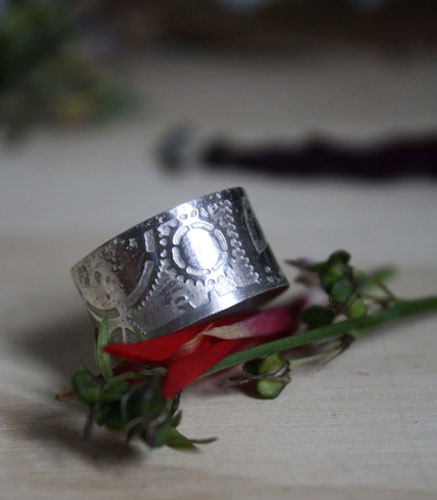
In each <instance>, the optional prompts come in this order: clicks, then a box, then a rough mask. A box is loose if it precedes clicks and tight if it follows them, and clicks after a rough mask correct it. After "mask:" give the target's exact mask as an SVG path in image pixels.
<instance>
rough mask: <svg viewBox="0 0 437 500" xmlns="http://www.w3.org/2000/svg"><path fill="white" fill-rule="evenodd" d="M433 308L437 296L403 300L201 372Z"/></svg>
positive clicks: (239, 354)
mask: <svg viewBox="0 0 437 500" xmlns="http://www.w3.org/2000/svg"><path fill="white" fill-rule="evenodd" d="M432 311H437V296H435V297H426V298H421V299H413V300H402V301H400V302H397V303H396V304H394V305H392V306H390V307H387V308H385V309H380V310H379V311H377V312H376V313H373V314H370V315H368V316H365V317H364V318H361V319H359V320H347V321H341V322H339V323H334V324H333V325H327V326H322V327H320V328H315V329H313V330H309V331H307V332H304V333H301V334H298V335H294V336H290V337H284V338H282V339H279V340H274V341H273V342H267V343H265V344H262V345H259V346H256V347H251V348H250V349H246V350H245V351H240V352H236V353H234V354H231V355H230V356H227V357H226V358H224V359H222V360H221V361H219V362H218V363H217V364H216V365H214V366H213V367H212V368H211V369H209V370H208V371H207V372H206V373H204V375H210V374H211V373H215V372H218V371H220V370H224V369H225V368H230V367H231V366H235V365H239V364H240V363H245V362H246V361H251V360H252V359H257V358H261V357H263V356H268V355H269V354H273V353H275V352H279V351H286V350H288V349H292V348H294V347H299V346H302V345H306V344H311V343H313V342H317V341H319V340H325V339H329V338H336V337H341V336H342V335H344V334H346V333H349V334H352V335H354V336H355V337H358V336H360V335H361V334H363V333H364V332H366V331H368V330H371V329H372V328H375V327H377V326H379V325H382V324H384V323H388V322H389V321H393V320H396V319H401V318H406V317H408V316H413V315H417V314H424V313H427V312H432ZM204 375H203V376H204Z"/></svg>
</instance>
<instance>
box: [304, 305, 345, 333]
mask: <svg viewBox="0 0 437 500" xmlns="http://www.w3.org/2000/svg"><path fill="white" fill-rule="evenodd" d="M336 315H337V313H336V312H335V311H334V310H333V309H332V308H330V307H323V306H319V305H314V306H310V307H308V309H305V310H304V311H303V313H302V320H303V321H304V322H305V323H306V324H307V325H308V327H309V328H318V327H319V326H324V325H330V324H331V323H332V322H333V321H334V318H335V316H336Z"/></svg>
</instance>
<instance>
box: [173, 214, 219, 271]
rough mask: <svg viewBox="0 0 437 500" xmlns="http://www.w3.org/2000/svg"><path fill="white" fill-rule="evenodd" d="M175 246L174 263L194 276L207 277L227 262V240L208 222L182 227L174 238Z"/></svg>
mask: <svg viewBox="0 0 437 500" xmlns="http://www.w3.org/2000/svg"><path fill="white" fill-rule="evenodd" d="M173 244H174V246H173V248H172V255H173V260H174V262H175V263H176V265H177V266H178V267H180V268H181V269H185V271H186V272H187V273H188V274H192V275H194V276H206V275H207V274H209V273H211V272H212V271H216V270H218V269H219V268H220V267H221V266H223V264H224V263H225V261H226V257H227V253H226V250H227V248H228V245H227V243H226V239H225V237H224V235H223V233H222V232H221V231H220V230H219V229H214V226H213V225H212V224H210V223H208V222H203V221H199V222H194V223H192V224H191V225H190V226H188V225H184V226H182V227H180V228H179V229H178V230H177V231H176V233H175V235H174V237H173Z"/></svg>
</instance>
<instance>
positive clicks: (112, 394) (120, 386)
mask: <svg viewBox="0 0 437 500" xmlns="http://www.w3.org/2000/svg"><path fill="white" fill-rule="evenodd" d="M130 388H131V385H130V384H129V382H127V381H122V380H120V381H115V382H112V381H111V380H110V381H108V382H106V384H105V385H104V386H103V388H102V390H101V392H100V395H99V402H100V403H117V402H118V401H120V399H121V398H122V397H123V396H124V394H126V393H127V392H129V391H130Z"/></svg>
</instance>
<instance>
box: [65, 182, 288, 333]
mask: <svg viewBox="0 0 437 500" xmlns="http://www.w3.org/2000/svg"><path fill="white" fill-rule="evenodd" d="M71 272H72V276H73V280H74V282H75V284H76V286H77V288H78V290H79V292H80V293H81V295H82V297H83V299H84V300H85V303H86V305H87V308H88V310H89V312H90V313H91V315H92V316H93V318H94V319H95V320H96V321H97V322H100V321H101V320H102V318H103V317H104V316H106V317H107V318H108V320H109V324H110V333H111V340H112V341H124V342H128V341H130V340H133V339H136V338H137V336H138V334H141V335H144V336H145V337H147V338H148V337H154V336H158V335H163V334H166V333H170V332H172V331H174V330H176V329H179V328H183V327H185V326H188V325H191V324H193V323H196V322H199V321H201V320H204V319H206V318H208V317H210V316H212V315H216V314H219V313H222V312H223V311H225V310H227V309H229V308H231V307H237V306H239V308H247V307H250V306H252V307H253V305H254V302H256V301H258V300H267V298H268V297H271V296H272V295H274V294H275V293H279V292H280V291H281V290H282V289H284V288H285V287H286V286H288V283H287V280H286V278H285V277H284V275H283V273H282V271H281V269H280V268H279V266H278V263H277V262H276V260H275V258H274V256H273V254H272V252H271V250H270V247H269V246H268V244H267V242H266V240H265V238H264V235H263V233H262V230H261V228H260V227H259V224H258V222H257V220H256V218H255V215H254V213H253V211H252V209H251V206H250V204H249V201H248V199H247V196H246V194H245V192H244V190H243V189H242V188H232V189H226V190H224V191H220V192H216V193H213V194H210V195H206V196H202V197H200V198H196V199H194V200H191V201H189V202H186V203H183V204H181V205H178V206H177V207H175V208H173V209H171V210H168V211H167V212H163V213H161V214H159V215H157V216H155V217H152V218H151V219H148V220H146V221H145V222H141V223H140V224H138V225H136V226H135V227H132V228H130V229H128V230H127V231H125V232H124V233H122V234H120V235H119V236H117V237H116V238H114V239H112V240H110V241H108V242H107V243H105V244H104V245H102V246H101V247H99V248H98V249H97V250H95V251H94V252H92V253H90V254H89V255H88V256H87V257H85V258H84V259H82V260H81V261H80V262H78V263H77V264H76V265H75V266H74V267H73V268H72V271H71Z"/></svg>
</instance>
